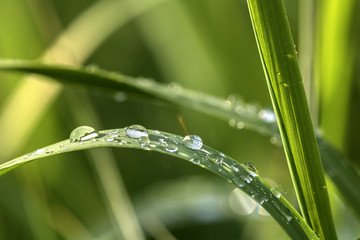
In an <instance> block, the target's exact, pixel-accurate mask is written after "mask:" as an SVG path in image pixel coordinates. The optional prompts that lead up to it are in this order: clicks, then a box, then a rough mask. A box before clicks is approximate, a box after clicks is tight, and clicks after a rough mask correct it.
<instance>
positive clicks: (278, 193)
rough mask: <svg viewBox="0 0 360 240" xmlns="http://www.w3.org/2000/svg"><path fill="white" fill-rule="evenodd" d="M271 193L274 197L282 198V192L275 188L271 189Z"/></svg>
mask: <svg viewBox="0 0 360 240" xmlns="http://www.w3.org/2000/svg"><path fill="white" fill-rule="evenodd" d="M270 191H271V193H272V194H274V196H275V197H276V198H280V196H281V192H280V190H279V189H278V188H276V187H273V188H271V189H270Z"/></svg>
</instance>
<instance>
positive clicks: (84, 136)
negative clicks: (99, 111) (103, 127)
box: [70, 126, 98, 142]
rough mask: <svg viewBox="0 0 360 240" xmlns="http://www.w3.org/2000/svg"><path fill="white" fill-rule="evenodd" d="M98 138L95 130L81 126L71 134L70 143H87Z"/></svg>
mask: <svg viewBox="0 0 360 240" xmlns="http://www.w3.org/2000/svg"><path fill="white" fill-rule="evenodd" d="M97 136H98V134H97V132H96V131H95V129H94V128H92V127H89V126H80V127H77V128H75V129H74V130H73V131H72V132H71V133H70V142H77V141H87V140H89V139H92V138H95V137H97Z"/></svg>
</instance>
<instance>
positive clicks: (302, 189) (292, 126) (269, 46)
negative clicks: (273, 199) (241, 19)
mask: <svg viewBox="0 0 360 240" xmlns="http://www.w3.org/2000/svg"><path fill="white" fill-rule="evenodd" d="M248 6H249V11H250V16H251V21H252V24H253V28H254V32H255V38H256V41H257V43H258V48H259V52H260V57H261V60H262V63H263V68H264V72H265V76H266V80H267V83H268V88H269V92H270V96H271V100H272V102H273V106H274V109H275V113H276V116H277V121H278V125H279V129H280V133H281V136H282V141H283V145H284V148H285V153H286V156H287V160H288V165H289V168H290V172H291V176H292V179H293V182H294V186H295V190H296V193H297V197H298V200H299V205H300V208H301V211H302V213H303V215H304V217H305V219H306V221H307V222H308V223H309V224H310V225H311V226H312V228H313V229H314V230H315V231H316V232H318V233H319V235H320V237H321V238H323V239H337V237H336V231H335V227H334V223H333V220H332V214H331V209H330V201H329V196H328V192H327V187H326V183H325V177H324V172H323V167H322V163H321V159H320V153H319V150H318V146H317V142H316V139H315V134H314V129H313V126H312V122H311V118H310V112H309V109H308V105H307V100H306V97H305V91H304V87H303V83H302V79H301V74H300V69H299V65H298V61H297V56H296V52H295V49H294V42H293V39H292V36H291V32H290V27H289V23H288V20H287V16H286V13H285V8H284V5H283V2H282V1H281V0H274V1H266V0H248Z"/></svg>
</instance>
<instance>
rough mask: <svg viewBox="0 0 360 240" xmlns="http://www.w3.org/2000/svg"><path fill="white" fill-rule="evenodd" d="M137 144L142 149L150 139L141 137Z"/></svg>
mask: <svg viewBox="0 0 360 240" xmlns="http://www.w3.org/2000/svg"><path fill="white" fill-rule="evenodd" d="M139 143H140V145H141V146H142V147H144V146H146V145H148V144H149V143H150V139H149V138H148V137H147V136H142V137H140V138H139Z"/></svg>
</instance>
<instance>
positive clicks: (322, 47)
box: [314, 0, 359, 151]
mask: <svg viewBox="0 0 360 240" xmlns="http://www.w3.org/2000/svg"><path fill="white" fill-rule="evenodd" d="M358 3H359V2H358V1H357V0H344V1H336V0H330V1H319V3H318V4H319V7H318V8H317V12H316V13H317V17H318V18H317V23H316V32H318V34H319V37H317V39H316V40H317V41H316V43H315V44H316V52H315V54H316V62H315V68H314V69H315V81H316V84H317V89H316V91H317V92H318V95H319V97H320V99H319V101H320V126H321V128H322V130H323V133H324V136H326V137H327V139H329V140H330V142H331V143H333V144H334V145H335V146H336V147H337V148H338V149H340V150H341V151H344V150H345V149H344V148H345V141H346V130H347V129H346V128H347V126H348V115H349V103H350V96H351V86H352V83H351V80H352V72H353V69H354V67H355V65H354V63H355V56H356V53H357V52H358V49H356V48H355V46H356V45H357V44H354V42H353V40H352V39H351V37H352V32H358V31H359V30H358V29H352V28H354V26H355V24H353V19H354V16H355V14H357V11H356V10H358V9H359V6H358ZM355 41H356V40H355Z"/></svg>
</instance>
